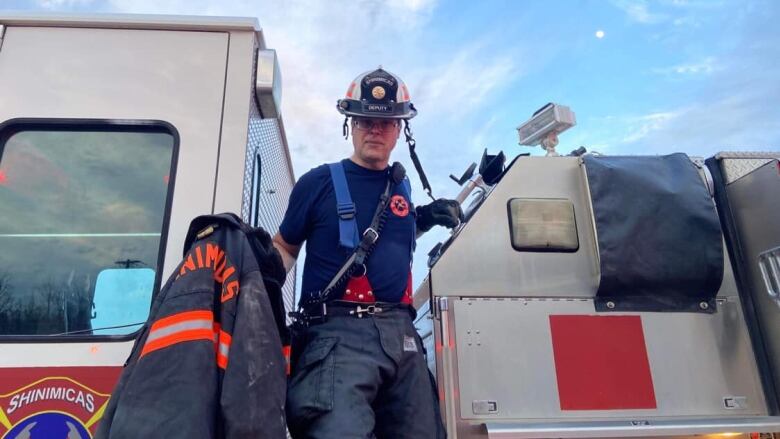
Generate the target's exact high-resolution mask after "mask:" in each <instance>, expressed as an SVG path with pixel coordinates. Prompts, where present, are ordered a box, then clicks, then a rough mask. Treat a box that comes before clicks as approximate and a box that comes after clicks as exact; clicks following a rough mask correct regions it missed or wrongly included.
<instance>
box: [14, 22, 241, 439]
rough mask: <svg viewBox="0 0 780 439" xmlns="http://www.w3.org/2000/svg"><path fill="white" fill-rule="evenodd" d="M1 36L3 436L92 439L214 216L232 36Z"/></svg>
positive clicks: (55, 30)
mask: <svg viewBox="0 0 780 439" xmlns="http://www.w3.org/2000/svg"><path fill="white" fill-rule="evenodd" d="M2 25H3V20H2V17H0V28H4V29H2V33H0V35H1V37H0V44H1V45H0V351H1V352H2V355H0V436H2V437H12V438H13V437H29V435H30V433H31V432H33V436H32V437H69V438H70V437H81V438H88V437H91V435H92V434H93V433H94V431H95V429H96V427H97V422H98V421H99V419H100V417H101V416H102V412H103V409H104V406H105V403H106V402H107V401H108V396H109V393H110V391H111V389H112V387H113V385H114V384H115V382H116V379H117V377H118V375H119V373H120V371H121V367H122V365H123V363H124V361H125V359H126V358H127V356H128V354H129V352H130V349H131V347H132V344H133V339H134V335H135V334H136V333H137V331H138V330H139V329H140V327H141V323H142V322H144V321H145V320H146V317H147V314H148V309H149V305H150V302H151V297H152V295H153V294H154V293H155V292H156V291H157V290H159V288H160V283H161V281H164V280H165V279H164V277H166V276H167V275H168V274H169V273H170V272H172V270H173V268H174V267H175V266H176V264H177V263H178V261H179V259H180V257H181V253H180V252H181V249H182V244H183V241H184V236H185V234H186V231H187V226H188V224H189V221H190V220H191V219H192V218H193V217H195V216H197V215H200V214H204V213H210V212H211V211H212V209H213V202H214V187H215V180H216V173H217V170H216V163H217V159H218V153H219V139H220V127H221V115H222V111H223V100H224V86H225V71H226V63H227V52H228V43H229V38H228V33H226V32H206V31H200V32H193V31H176V30H154V29H129V28H127V27H132V26H129V25H128V26H119V25H117V26H113V27H114V28H108V27H112V26H106V25H105V23H104V24H102V25H101V24H100V23H97V24H95V23H89V22H85V23H83V26H82V25H78V24H73V23H70V24H69V25H68V26H69V27H62V26H59V25H57V24H56V23H55V24H51V23H50V24H45V23H44V24H42V25H34V24H30V25H6V26H2ZM101 27H102V28H101ZM122 27H125V28H122ZM247 87H248V85H247ZM25 434H27V435H26V436H25Z"/></svg>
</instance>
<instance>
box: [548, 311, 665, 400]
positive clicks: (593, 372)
mask: <svg viewBox="0 0 780 439" xmlns="http://www.w3.org/2000/svg"><path fill="white" fill-rule="evenodd" d="M550 331H551V335H552V345H553V356H554V358H555V374H556V377H557V380H558V397H559V400H560V406H561V410H626V409H655V408H656V400H655V390H654V389H653V377H652V375H651V372H650V362H649V361H648V357H647V348H646V346H645V336H644V331H643V329H642V320H641V318H640V316H587V315H551V316H550Z"/></svg>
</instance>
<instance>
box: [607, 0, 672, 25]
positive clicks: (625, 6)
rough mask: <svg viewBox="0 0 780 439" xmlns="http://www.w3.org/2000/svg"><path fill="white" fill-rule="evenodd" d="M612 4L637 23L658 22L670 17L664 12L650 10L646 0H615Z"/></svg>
mask: <svg viewBox="0 0 780 439" xmlns="http://www.w3.org/2000/svg"><path fill="white" fill-rule="evenodd" d="M612 4H613V5H615V6H616V7H618V8H619V9H621V10H623V12H625V13H626V15H627V16H628V18H629V19H630V20H632V21H635V22H637V23H642V24H657V23H661V22H664V21H666V20H667V19H668V17H667V16H666V15H664V14H657V13H652V12H650V10H649V8H648V5H647V2H645V1H644V0H633V1H632V0H613V1H612Z"/></svg>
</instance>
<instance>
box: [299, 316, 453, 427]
mask: <svg viewBox="0 0 780 439" xmlns="http://www.w3.org/2000/svg"><path fill="white" fill-rule="evenodd" d="M304 338H305V342H304V346H305V347H303V350H302V352H301V354H300V355H299V356H297V359H296V361H295V364H293V370H292V375H291V377H290V380H289V384H288V389H287V423H288V426H289V429H290V433H291V434H292V437H293V438H295V439H299V438H312V439H335V438H339V439H341V438H344V439H353V438H355V439H357V438H360V439H363V438H379V439H384V438H388V439H435V438H440V437H444V429H443V426H442V425H441V418H440V413H439V409H438V401H437V397H436V395H435V388H434V385H433V383H432V380H431V378H430V374H429V372H428V368H427V366H426V362H425V357H424V354H423V347H422V343H421V340H420V338H419V336H418V335H417V332H416V331H415V329H414V325H413V323H412V317H411V315H410V312H409V311H408V310H406V309H403V308H395V309H389V310H386V311H383V312H381V313H377V314H374V315H365V314H364V316H363V317H362V318H358V317H355V316H335V317H329V318H328V320H327V321H326V322H324V323H322V324H318V325H314V326H311V327H309V328H308V329H306V334H305V337H304Z"/></svg>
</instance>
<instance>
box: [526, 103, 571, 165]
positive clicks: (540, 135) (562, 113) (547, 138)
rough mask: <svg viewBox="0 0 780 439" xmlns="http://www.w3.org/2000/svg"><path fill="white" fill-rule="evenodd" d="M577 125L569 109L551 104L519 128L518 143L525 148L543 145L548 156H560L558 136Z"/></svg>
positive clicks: (539, 110) (537, 111)
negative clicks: (556, 150) (557, 151)
mask: <svg viewBox="0 0 780 439" xmlns="http://www.w3.org/2000/svg"><path fill="white" fill-rule="evenodd" d="M576 124H577V119H576V117H575V115H574V112H573V111H571V109H570V108H569V107H567V106H565V105H559V104H554V103H552V102H550V103H549V104H547V105H545V106H544V107H542V108H540V109H538V110H536V112H535V113H534V114H533V116H531V119H529V120H527V121H526V122H523V123H522V124H521V125H520V126H519V127H517V134H518V137H519V140H518V143H519V144H520V145H525V146H536V145H541V146H542V148H543V149H544V150H545V151H547V155H548V156H555V155H558V153H556V152H555V147H556V146H557V145H558V134H560V133H562V132H564V131H566V130H568V129H569V128H571V127H573V126H574V125H576Z"/></svg>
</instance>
